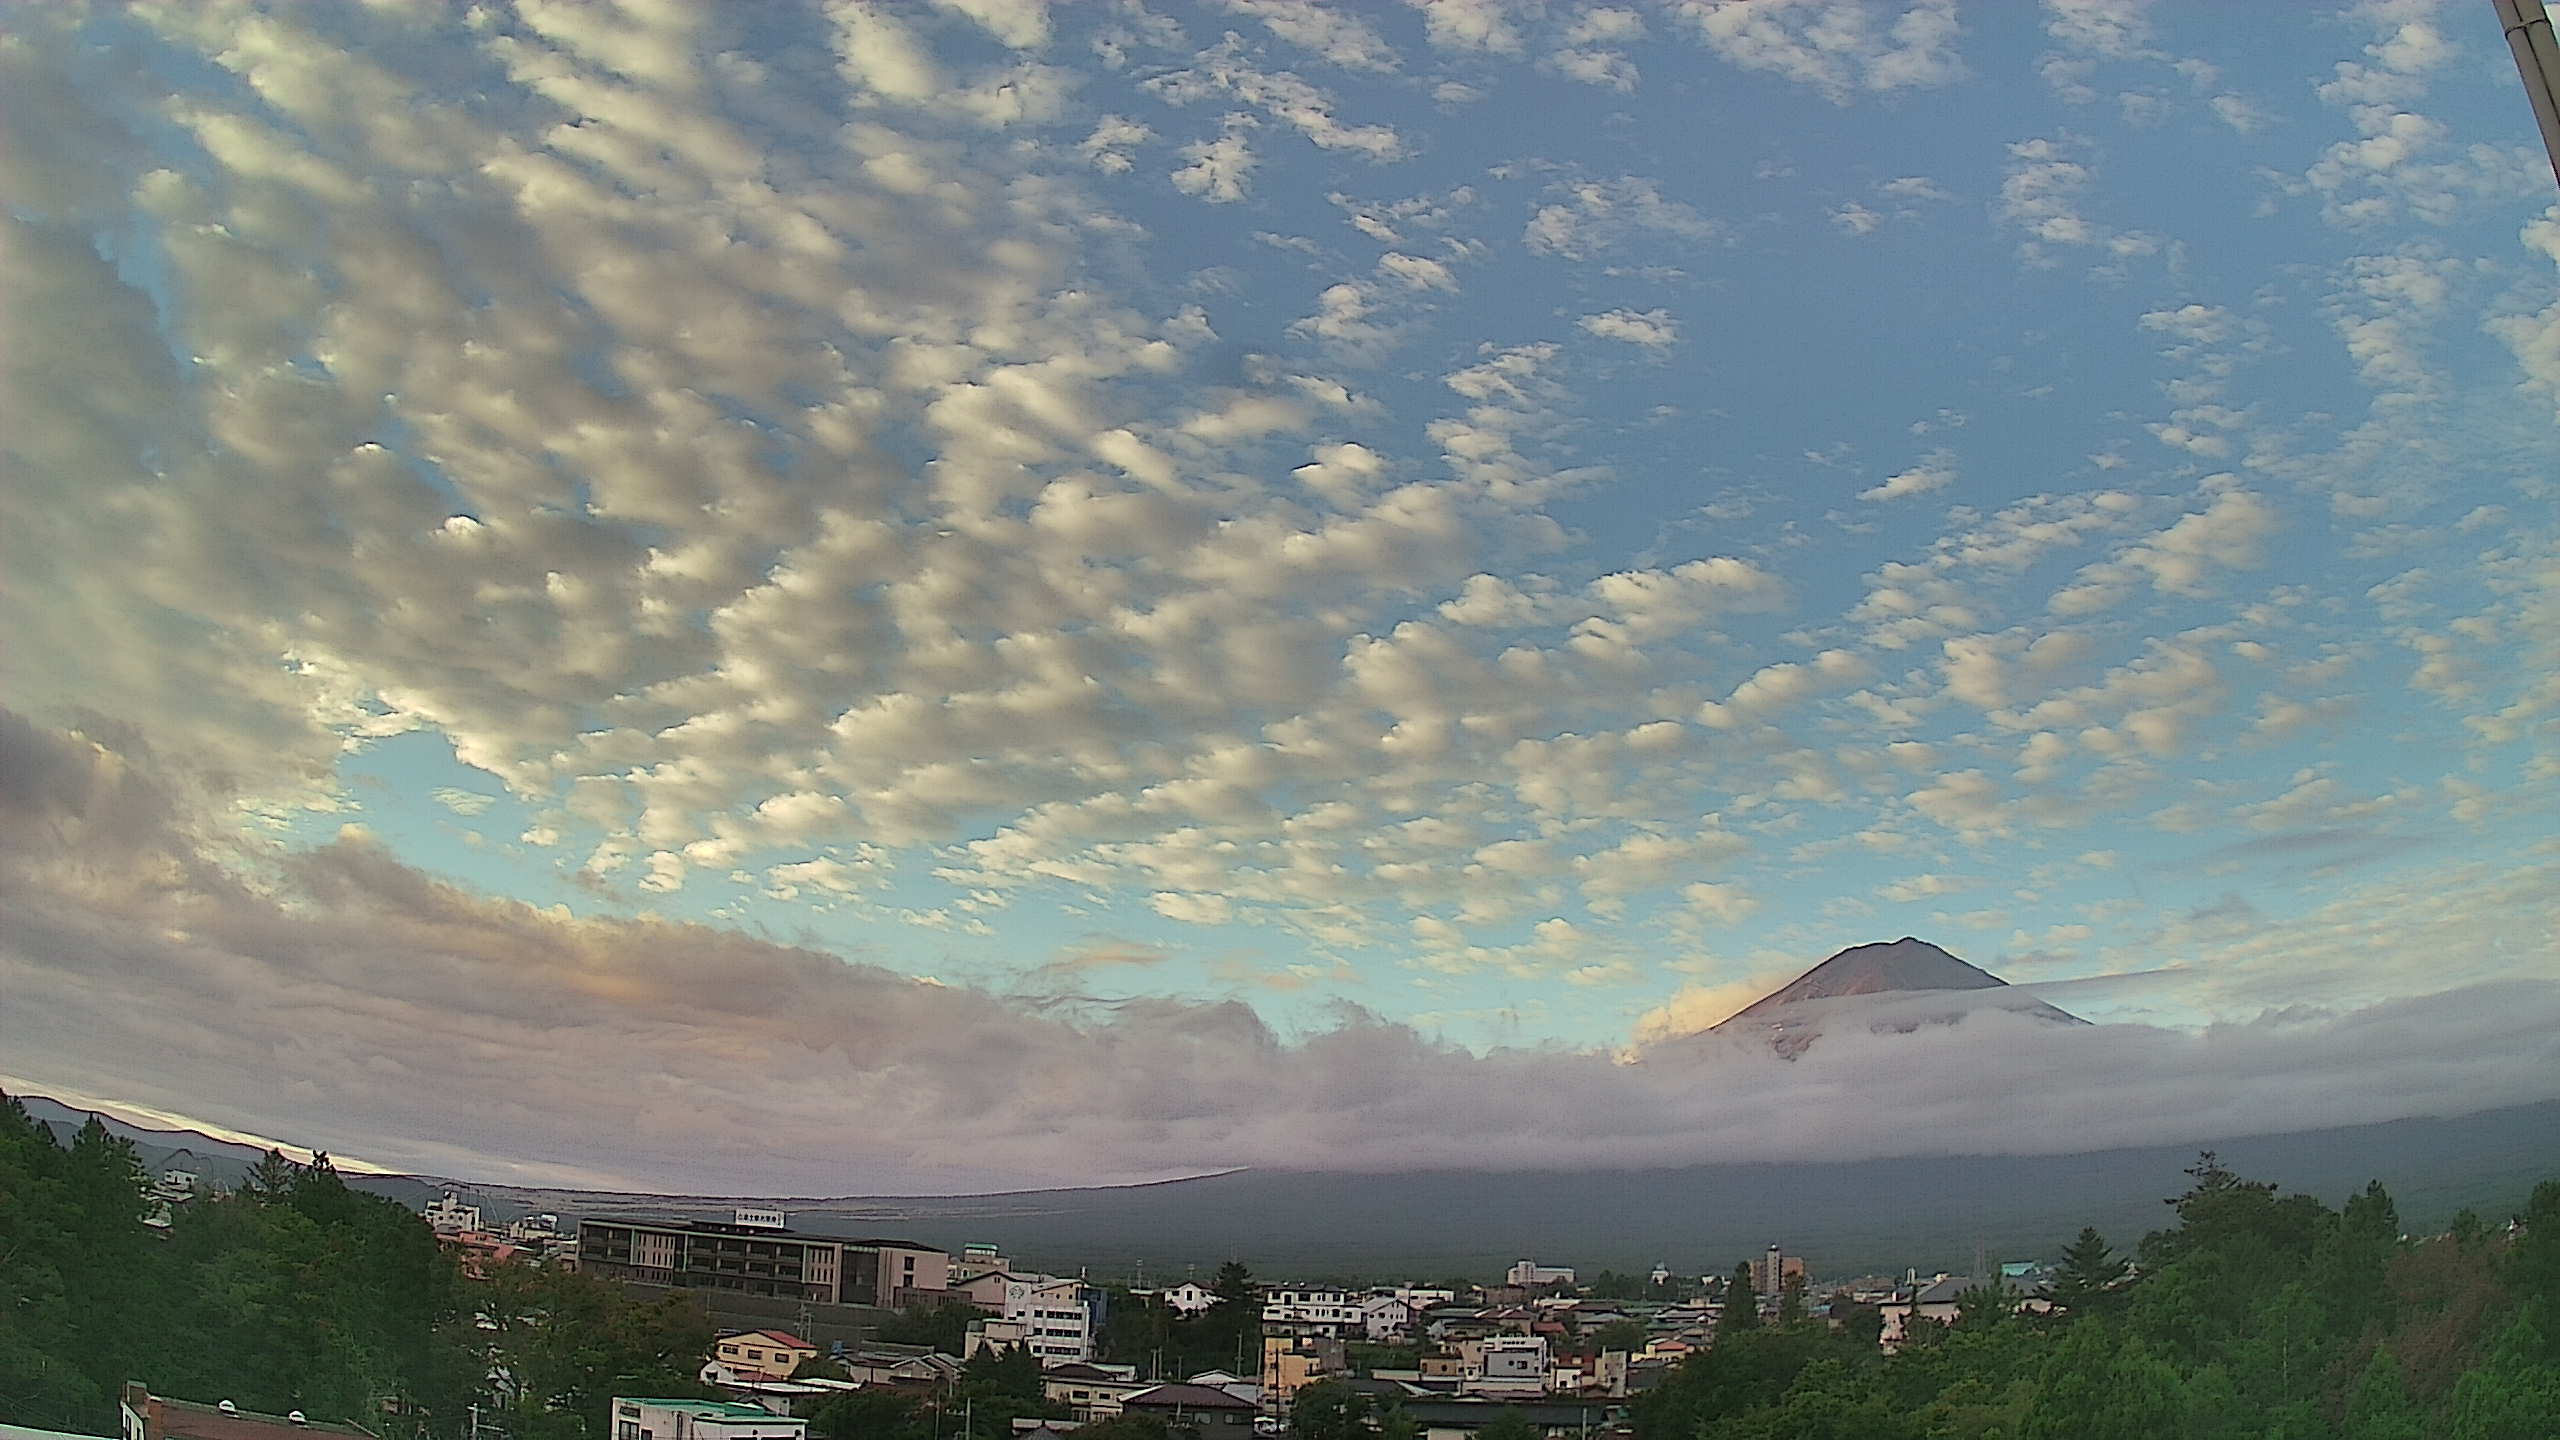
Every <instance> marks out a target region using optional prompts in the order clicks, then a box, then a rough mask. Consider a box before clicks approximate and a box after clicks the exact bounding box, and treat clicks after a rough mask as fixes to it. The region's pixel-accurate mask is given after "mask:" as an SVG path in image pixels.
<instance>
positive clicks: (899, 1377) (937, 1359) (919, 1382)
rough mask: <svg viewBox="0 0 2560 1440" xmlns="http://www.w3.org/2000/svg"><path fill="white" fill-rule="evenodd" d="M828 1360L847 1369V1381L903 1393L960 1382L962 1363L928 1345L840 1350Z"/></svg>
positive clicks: (879, 1345)
mask: <svg viewBox="0 0 2560 1440" xmlns="http://www.w3.org/2000/svg"><path fill="white" fill-rule="evenodd" d="M828 1358H830V1359H832V1360H834V1361H835V1362H836V1363H837V1364H838V1365H841V1366H843V1367H844V1373H845V1376H846V1378H848V1379H851V1380H855V1381H858V1382H860V1383H861V1384H864V1385H882V1386H891V1387H895V1388H898V1389H904V1390H922V1389H931V1388H933V1387H934V1386H938V1385H941V1384H944V1383H946V1382H948V1381H951V1380H955V1379H958V1378H959V1375H960V1362H959V1361H958V1360H956V1359H954V1358H952V1357H951V1356H949V1355H944V1354H940V1353H938V1352H936V1351H935V1350H934V1349H933V1348H932V1347H931V1346H928V1345H891V1344H887V1343H884V1342H877V1341H875V1342H873V1343H870V1344H867V1345H855V1346H851V1347H849V1348H846V1349H843V1350H839V1351H837V1352H835V1354H833V1355H831V1356H829V1357H828Z"/></svg>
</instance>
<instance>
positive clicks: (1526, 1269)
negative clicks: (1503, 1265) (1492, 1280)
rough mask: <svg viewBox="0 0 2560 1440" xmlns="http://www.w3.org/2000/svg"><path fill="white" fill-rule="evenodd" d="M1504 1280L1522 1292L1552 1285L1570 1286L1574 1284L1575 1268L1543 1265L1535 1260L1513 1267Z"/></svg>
mask: <svg viewBox="0 0 2560 1440" xmlns="http://www.w3.org/2000/svg"><path fill="white" fill-rule="evenodd" d="M1503 1279H1504V1281H1505V1282H1506V1283H1508V1284H1510V1285H1511V1286H1513V1287H1514V1288H1517V1289H1521V1290H1539V1289H1544V1288H1546V1287H1548V1286H1551V1285H1570V1284H1572V1283H1573V1267H1572V1266H1570V1265H1541V1264H1539V1263H1538V1262H1537V1261H1535V1260H1523V1261H1521V1262H1520V1263H1519V1264H1517V1265H1514V1266H1512V1267H1511V1269H1510V1271H1509V1272H1508V1273H1506V1274H1505V1275H1504V1276H1503Z"/></svg>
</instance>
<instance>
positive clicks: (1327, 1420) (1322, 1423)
mask: <svg viewBox="0 0 2560 1440" xmlns="http://www.w3.org/2000/svg"><path fill="white" fill-rule="evenodd" d="M1375 1419H1376V1417H1375V1416H1374V1415H1373V1414H1372V1413H1371V1408H1370V1404H1369V1397H1368V1396H1367V1395H1366V1394H1364V1393H1363V1392H1361V1391H1358V1390H1355V1389H1353V1388H1351V1387H1350V1386H1349V1385H1346V1384H1343V1383H1342V1382H1341V1381H1338V1380H1319V1381H1317V1382H1315V1383H1314V1384H1312V1385H1305V1386H1301V1387H1300V1388H1299V1390H1298V1393H1297V1394H1295V1395H1293V1396H1291V1397H1290V1398H1289V1433H1290V1435H1291V1436H1293V1437H1295V1440H1362V1437H1365V1436H1367V1435H1368V1434H1370V1432H1371V1431H1372V1430H1373V1429H1374V1428H1375Z"/></svg>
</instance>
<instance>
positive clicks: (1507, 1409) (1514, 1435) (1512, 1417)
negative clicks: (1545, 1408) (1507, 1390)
mask: <svg viewBox="0 0 2560 1440" xmlns="http://www.w3.org/2000/svg"><path fill="white" fill-rule="evenodd" d="M1476 1440H1546V1436H1545V1432H1544V1431H1541V1430H1540V1429H1539V1428H1538V1427H1537V1424H1536V1423H1535V1422H1534V1421H1532V1420H1530V1418H1529V1417H1528V1416H1527V1415H1526V1414H1524V1413H1522V1411H1521V1410H1520V1407H1518V1406H1516V1405H1505V1406H1503V1407H1502V1413H1501V1414H1499V1415H1496V1416H1494V1417H1493V1418H1492V1419H1491V1420H1488V1421H1486V1422H1485V1424H1484V1428H1483V1429H1481V1430H1478V1431H1477V1432H1476Z"/></svg>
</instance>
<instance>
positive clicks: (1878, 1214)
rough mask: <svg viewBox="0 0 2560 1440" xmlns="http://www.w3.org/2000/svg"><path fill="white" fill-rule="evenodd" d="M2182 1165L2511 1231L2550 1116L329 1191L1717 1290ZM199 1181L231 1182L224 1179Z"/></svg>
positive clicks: (1332, 1273) (2150, 1184)
mask: <svg viewBox="0 0 2560 1440" xmlns="http://www.w3.org/2000/svg"><path fill="white" fill-rule="evenodd" d="M21 1098H23V1099H24V1100H25V1101H26V1104H27V1108H28V1109H29V1110H31V1111H34V1112H36V1114H37V1116H38V1118H40V1119H44V1120H47V1121H50V1122H53V1123H55V1124H57V1125H59V1126H61V1127H62V1128H64V1129H69V1128H75V1127H76V1125H77V1123H78V1121H79V1120H81V1119H85V1118H86V1112H83V1111H80V1110H75V1109H72V1108H70V1107H68V1106H61V1105H55V1104H52V1103H51V1102H49V1101H45V1100H43V1099H41V1098H40V1097H35V1096H26V1097H21ZM107 1123H108V1128H110V1129H112V1130H116V1131H118V1132H119V1133H124V1134H128V1135H133V1136H142V1137H149V1138H148V1140H147V1141H145V1142H143V1143H142V1148H143V1150H144V1153H145V1160H146V1163H149V1161H150V1159H151V1158H152V1155H153V1152H154V1151H159V1152H163V1153H165V1152H167V1151H169V1150H173V1149H175V1148H176V1146H177V1145H179V1144H183V1145H185V1146H186V1147H187V1148H189V1149H191V1150H193V1151H194V1152H195V1154H196V1156H197V1157H200V1158H203V1159H204V1160H205V1161H206V1163H205V1165H204V1169H205V1170H206V1171H209V1172H220V1171H222V1170H224V1169H227V1168H228V1167H230V1166H232V1165H242V1164H245V1162H246V1161H248V1160H252V1159H254V1158H255V1157H256V1155H257V1154H258V1152H257V1151H256V1150H254V1149H252V1148H250V1147H248V1146H241V1145H232V1144H230V1143H228V1142H225V1141H220V1140H213V1139H209V1138H207V1137H205V1136H202V1135H197V1134H194V1133H192V1132H186V1131H177V1132H172V1131H163V1130H143V1129H141V1128H140V1127H136V1126H127V1125H121V1124H118V1123H117V1122H116V1121H114V1120H113V1119H110V1120H108V1122H107ZM2199 1145H2211V1146H2213V1147H2214V1148H2215V1149H2217V1150H2218V1151H2219V1152H2220V1153H2221V1156H2222V1159H2223V1161H2224V1163H2226V1164H2228V1165H2230V1166H2231V1167H2233V1168H2234V1169H2236V1170H2238V1171H2239V1172H2240V1173H2242V1174H2244V1175H2249V1176H2253V1177H2260V1178H2265V1179H2269V1180H2275V1181H2279V1182H2282V1184H2283V1185H2284V1187H2285V1188H2286V1189H2287V1190H2299V1191H2304V1192H2307V1193H2310V1194H2313V1195H2317V1196H2319V1197H2321V1198H2322V1199H2324V1200H2326V1201H2328V1202H2329V1203H2330V1204H2332V1205H2336V1204H2339V1203H2341V1202H2343V1201H2344V1200H2345V1198H2346V1197H2347V1196H2348V1195H2349V1194H2351V1193H2353V1192H2354V1191H2356V1190H2358V1189H2360V1188H2362V1187H2363V1185H2364V1183H2365V1182H2366V1181H2368V1180H2374V1179H2379V1180H2381V1181H2382V1183H2383V1184H2384V1185H2385V1186H2387V1187H2389V1189H2390V1191H2391V1193H2392V1196H2393V1198H2394V1199H2395V1200H2397V1201H2398V1203H2399V1207H2400V1214H2401V1217H2402V1219H2403V1221H2404V1222H2405V1223H2406V1224H2407V1225H2408V1226H2409V1227H2410V1229H2411V1230H2412V1231H2413V1232H2416V1231H2421V1230H2424V1229H2426V1228H2427V1227H2430V1226H2435V1225H2441V1224H2442V1223H2444V1221H2445V1220H2447V1219H2448V1218H2450V1217H2451V1216H2452V1214H2453V1212H2454V1211H2455V1210H2457V1209H2460V1208H2463V1207H2465V1206H2469V1207H2471V1208H2473V1209H2475V1210H2477V1211H2478V1212H2479V1213H2481V1214H2483V1215H2487V1216H2489V1217H2491V1218H2492V1219H2495V1218H2498V1217H2502V1216H2505V1215H2508V1214H2511V1213H2513V1212H2514V1211H2515V1210H2517V1209H2518V1208H2520V1207H2521V1206H2522V1205H2523V1203H2524V1198H2525V1196H2526V1194H2527V1193H2528V1192H2530V1191H2531V1190H2532V1188H2533V1185H2534V1182H2535V1181H2537V1180H2539V1179H2542V1178H2545V1177H2547V1176H2548V1175H2549V1174H2550V1173H2551V1169H2552V1157H2553V1156H2554V1155H2560V1102H2547V1103H2543V1104H2537V1105H2523V1106H2515V1107H2510V1108H2507V1109H2500V1110H2490V1111H2485V1112H2481V1113H2478V1114H2473V1115H2464V1116H2455V1117H2445V1118H2438V1117H2427V1118H2420V1119H2410V1120H2395V1121H2390V1122H2386V1123H2383V1124H2376V1125H2357V1126H2349V1127H2343V1128H2338V1129H2325V1130H2312V1131H2301V1132H2294V1133H2287V1134H2277V1135H2260V1136H2256V1137H2234V1136H2231V1135H2229V1134H2228V1133H2222V1134H2211V1133H2202V1132H2199V1133H2198V1134H2196V1135H2194V1136H2193V1137H2191V1138H2190V1139H2189V1140H2187V1141H2185V1142H2182V1143H2180V1144H2176V1145H2152V1146H2143V1147H2140V1148H2133V1149H2121V1150H2103V1151H2093V1152H2088V1153H2083V1154H2076V1155H1933V1156H1918V1157H1903V1158H1894V1159H1875V1160H1847V1161H1820V1162H1810V1161H1808V1162H1792V1163H1748V1162H1726V1163H1721V1164H1712V1165H1682V1166H1665V1167H1661V1168H1638V1167H1629V1168H1625V1169H1597V1168H1582V1169H1553V1170H1530V1169H1508V1170H1498V1171H1497V1170H1426V1171H1417V1172H1414V1173H1410V1174H1393V1175H1377V1174H1355V1173H1349V1172H1342V1171H1280V1170H1239V1171H1231V1172H1229V1173H1227V1174H1223V1175H1210V1176H1204V1177H1201V1178H1199V1179H1195V1180H1171V1181H1165V1182H1162V1183H1159V1184H1153V1185H1124V1186H1109V1187H1097V1188H1091V1189H1073V1190H1032V1191H1017V1192H1014V1193H1010V1194H998V1195H939V1196H877V1197H861V1196H829V1197H818V1196H792V1197H783V1196H770V1195H765V1196H757V1195H738V1196H710V1195H689V1196H679V1195H641V1194H627V1193H626V1194H608V1193H603V1192H598V1191H582V1190H565V1189H548V1188H539V1187H529V1186H517V1185H504V1184H491V1183H484V1182H472V1181H463V1180H443V1179H435V1178H431V1177H422V1176H414V1175H367V1174H349V1175H348V1176H347V1183H348V1184H350V1185H352V1186H354V1187H355V1188H357V1189H359V1190H368V1191H371V1192H373V1193H374V1194H377V1195H389V1196H391V1197H392V1198H394V1199H397V1200H399V1201H400V1202H401V1203H402V1204H404V1205H408V1206H410V1207H412V1208H415V1207H416V1206H419V1205H422V1204H424V1203H425V1202H427V1201H428V1200H431V1199H433V1198H434V1197H435V1196H436V1194H437V1193H439V1192H440V1191H443V1190H457V1191H459V1192H461V1193H462V1194H463V1195H464V1196H466V1197H467V1198H468V1199H469V1200H470V1201H471V1202H472V1203H473V1204H475V1205H478V1206H480V1207H481V1210H482V1214H483V1215H484V1216H486V1217H488V1218H489V1219H491V1220H492V1221H504V1220H507V1219H511V1218H513V1217H515V1216H518V1215H521V1214H524V1213H526V1212H527V1211H534V1210H542V1211H551V1212H555V1213H557V1214H559V1215H560V1217H561V1218H562V1220H563V1221H565V1222H567V1223H569V1224H572V1225H574V1224H575V1223H576V1222H577V1219H578V1217H580V1216H582V1215H631V1214H640V1215H667V1216H684V1215H693V1216H704V1217H710V1218H726V1217H727V1215H728V1214H729V1212H730V1210H731V1209H732V1208H733V1207H735V1206H739V1205H756V1206H770V1207H774V1208H779V1209H782V1210H786V1211H789V1212H790V1215H791V1225H792V1228H793V1229H796V1230H807V1231H812V1232H816V1233H819V1234H835V1235H860V1236H872V1235H890V1236H907V1237H910V1238H913V1239H916V1240H920V1241H923V1242H924V1243H926V1244H930V1245H940V1246H943V1247H945V1248H946V1249H957V1248H958V1247H959V1246H960V1245H961V1244H963V1243H969V1242H979V1241H983V1242H986V1243H989V1244H993V1245H997V1246H1000V1247H1002V1248H1003V1249H1004V1251H1005V1253H1006V1254H1007V1255H1009V1256H1011V1257H1013V1258H1014V1259H1015V1260H1016V1261H1018V1262H1020V1263H1023V1264H1025V1265H1029V1266H1032V1267H1034V1268H1040V1269H1046V1270H1050V1271H1053V1272H1056V1273H1060V1274H1072V1273H1074V1272H1075V1270H1076V1268H1077V1267H1079V1266H1089V1267H1091V1269H1092V1273H1093V1274H1094V1275H1095V1276H1096V1277H1098V1278H1099V1277H1106V1276H1122V1275H1128V1274H1130V1273H1131V1271H1132V1269H1133V1268H1135V1267H1140V1266H1143V1267H1144V1271H1143V1273H1144V1274H1145V1275H1146V1276H1148V1277H1150V1278H1157V1279H1161V1278H1162V1277H1164V1276H1167V1275H1178V1274H1180V1273H1182V1271H1183V1267H1185V1266H1186V1265H1189V1266H1197V1267H1201V1273H1204V1274H1205V1273H1206V1271H1207V1270H1208V1269H1210V1268H1214V1267H1215V1266H1216V1265H1217V1264H1218V1262H1220V1261H1223V1260H1228V1259H1241V1260H1243V1261H1245V1262H1246V1263H1247V1264H1249V1265H1251V1266H1253V1267H1254V1268H1255V1269H1256V1270H1258V1271H1262V1272H1265V1273H1268V1274H1272V1275H1275V1276H1277V1275H1287V1276H1292V1277H1296V1278H1302V1279H1309V1280H1348V1279H1363V1278H1366V1279H1391V1278H1408V1279H1430V1278H1437V1277H1439V1276H1442V1275H1446V1274H1450V1273H1463V1274H1468V1275H1473V1276H1476V1277H1478V1278H1487V1279H1489V1278H1491V1277H1492V1276H1493V1275H1495V1274H1498V1273H1499V1272H1500V1271H1501V1270H1502V1268H1503V1267H1505V1266H1507V1265H1509V1264H1510V1263H1511V1262H1512V1261H1514V1260H1517V1259H1519V1258H1520V1257H1521V1256H1523V1255H1531V1256H1536V1257H1538V1258H1540V1259H1546V1258H1548V1257H1550V1256H1552V1257H1554V1259H1555V1261H1556V1263H1559V1264H1574V1265H1581V1266H1587V1267H1590V1268H1592V1269H1595V1270H1596V1269H1598V1268H1600V1267H1602V1266H1609V1267H1614V1268H1618V1269H1635V1270H1641V1269H1644V1268H1646V1267H1648V1266H1650V1265H1652V1264H1653V1263H1654V1262H1655V1261H1657V1260H1667V1261H1669V1262H1670V1263H1671V1264H1672V1265H1674V1266H1676V1267H1678V1268H1680V1269H1681V1270H1682V1271H1683V1272H1685V1273H1694V1274H1706V1273H1716V1274H1723V1273H1726V1272H1729V1271H1730V1270H1731V1269H1732V1268H1733V1264H1734V1262H1735V1261H1736V1260H1739V1259H1743V1258H1746V1257H1749V1256H1753V1255H1757V1254H1759V1253H1760V1251H1761V1250H1762V1248H1763V1247H1765V1246H1767V1245H1768V1244H1769V1243H1770V1242H1771V1241H1773V1240H1774V1241H1778V1242H1781V1243H1783V1244H1784V1245H1785V1246H1786V1247H1787V1249H1788V1251H1789V1253H1792V1254H1801V1255H1804V1256H1806V1257H1807V1259H1808V1260H1809V1261H1810V1262H1811V1264H1812V1265H1813V1267H1814V1270H1815V1271H1816V1273H1817V1274H1818V1275H1820V1276H1823V1277H1825V1278H1838V1277H1843V1276H1848V1275H1855V1274H1859V1273H1861V1272H1868V1271H1888V1270H1890V1271H1896V1272H1898V1271H1900V1270H1901V1269H1902V1268H1903V1267H1905V1266H1919V1267H1921V1268H1922V1269H1924V1270H1925V1269H1930V1268H1939V1267H1949V1268H1952V1267H1956V1266H1960V1265H1963V1264H1967V1263H1970V1262H1971V1260H1972V1259H1973V1256H1974V1254H1975V1252H1976V1250H1977V1249H1979V1248H1987V1249H1989V1250H1991V1251H1993V1252H1994V1253H1996V1254H1997V1255H1999V1256H2000V1257H2001V1258H2005V1259H2028V1258H2049V1257H2051V1256H2052V1255H2054V1254H2055V1253H2057V1252H2058V1251H2059V1250H2060V1248H2061V1247H2062V1246H2063V1245H2064V1244H2065V1243H2067V1242H2068V1241H2069V1240H2070V1238H2071V1237H2072V1236H2073V1235H2074V1234H2076V1233H2078V1231H2079V1229H2080V1227H2081V1226H2082V1225H2090V1224H2094V1225H2096V1226H2097V1227H2098V1228H2099V1229H2100V1230H2102V1231H2104V1232H2105V1233H2106V1235H2107V1238H2109V1239H2110V1240H2114V1241H2116V1242H2117V1243H2118V1244H2119V1245H2129V1244H2130V1243H2131V1242H2132V1241H2134V1240H2136V1239H2138V1238H2139V1237H2140V1236H2141V1234H2142V1233H2143V1232H2144V1231H2145V1230H2149V1229H2155V1228H2157V1227H2159V1226H2160V1225H2162V1224H2164V1223H2166V1222H2167V1220H2168V1219H2169V1218H2170V1217H2169V1216H2168V1213H2167V1211H2166V1210H2164V1209H2163V1208H2162V1206H2161V1204H2160V1201H2161V1199H2162V1198H2163V1197H2165V1196H2169V1195H2175V1194H2177V1193H2178V1192H2179V1191H2181V1190H2183V1189H2185V1188H2186V1186H2187V1184H2188V1180H2187V1177H2186V1176H2185V1175H2184V1174H2182V1173H2181V1171H2182V1169H2183V1167H2185V1166H2186V1165H2187V1164H2188V1163H2190V1162H2191V1161H2192V1160H2193V1159H2194V1158H2195V1149H2196V1147H2197V1146H2199ZM221 1183H230V1182H229V1181H228V1180H227V1179H226V1180H224V1181H223V1182H221Z"/></svg>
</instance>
